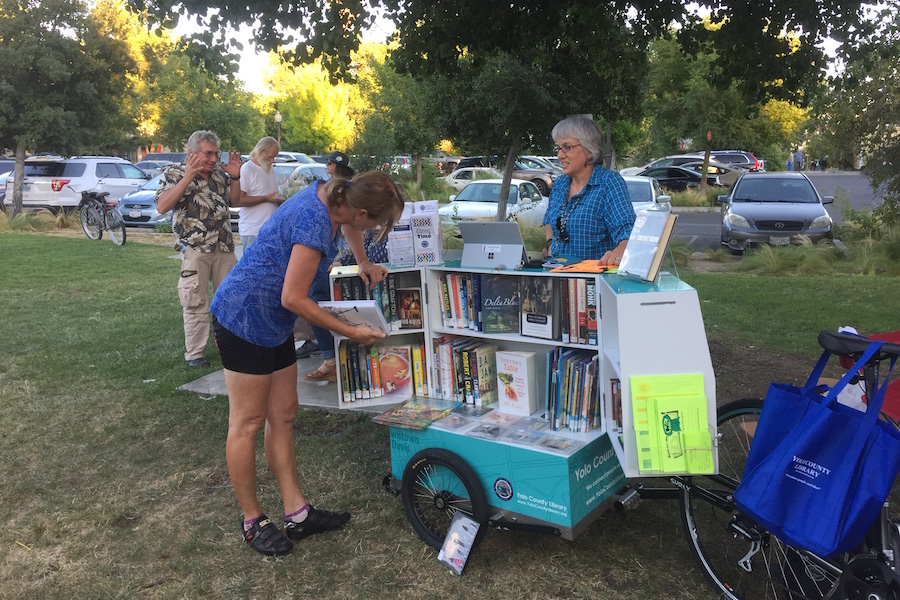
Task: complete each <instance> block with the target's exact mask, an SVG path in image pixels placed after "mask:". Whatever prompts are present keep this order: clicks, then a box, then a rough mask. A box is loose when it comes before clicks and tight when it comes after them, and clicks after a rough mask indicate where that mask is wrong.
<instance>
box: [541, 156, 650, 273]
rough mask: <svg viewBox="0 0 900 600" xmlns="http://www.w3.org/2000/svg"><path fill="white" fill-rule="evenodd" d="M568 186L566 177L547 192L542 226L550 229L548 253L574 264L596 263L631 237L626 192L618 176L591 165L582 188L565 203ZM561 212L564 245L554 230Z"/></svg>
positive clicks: (631, 215) (631, 216) (631, 221)
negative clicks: (575, 261) (587, 261)
mask: <svg viewBox="0 0 900 600" xmlns="http://www.w3.org/2000/svg"><path fill="white" fill-rule="evenodd" d="M571 183H572V178H571V177H570V176H568V175H560V176H559V178H558V179H557V180H556V181H554V182H553V189H552V190H550V201H549V203H548V207H547V212H546V213H545V214H544V225H550V226H551V228H552V229H553V244H552V245H551V246H550V253H551V254H553V255H554V256H565V257H567V258H571V259H576V260H599V259H600V258H601V257H602V256H603V255H604V254H606V253H607V252H609V251H610V250H612V249H614V248H615V247H616V246H617V245H618V244H619V242H621V241H622V240H627V239H628V236H630V235H631V228H632V227H633V226H634V218H635V215H634V207H632V205H631V200H630V198H629V196H628V188H627V187H626V186H625V180H624V179H622V176H621V175H619V174H618V173H616V172H615V171H610V170H608V169H604V168H603V167H602V166H601V165H594V171H593V173H591V177H590V179H588V182H587V183H586V184H585V185H584V188H583V189H582V190H581V191H580V192H578V193H577V194H575V195H574V196H572V197H571V198H568V200H566V198H567V197H568V195H569V185H570V184H571ZM564 211H565V217H566V227H565V229H566V232H568V234H569V242H568V243H563V242H562V241H561V240H560V239H559V231H558V229H557V226H556V220H557V218H558V217H559V216H561V215H563V214H564Z"/></svg>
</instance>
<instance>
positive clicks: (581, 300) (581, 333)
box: [575, 277, 587, 344]
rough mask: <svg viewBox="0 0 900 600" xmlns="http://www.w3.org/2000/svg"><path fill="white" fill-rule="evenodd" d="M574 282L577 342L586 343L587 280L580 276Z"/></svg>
mask: <svg viewBox="0 0 900 600" xmlns="http://www.w3.org/2000/svg"><path fill="white" fill-rule="evenodd" d="M575 282H576V290H575V294H576V295H577V296H578V343H579V344H587V291H586V288H587V282H586V281H585V280H584V279H583V278H582V277H579V278H578V279H576V280H575Z"/></svg>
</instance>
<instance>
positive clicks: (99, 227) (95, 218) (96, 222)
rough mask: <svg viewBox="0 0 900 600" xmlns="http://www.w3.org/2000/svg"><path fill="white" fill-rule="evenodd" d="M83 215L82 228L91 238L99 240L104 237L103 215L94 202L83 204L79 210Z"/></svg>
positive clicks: (81, 215) (80, 214)
mask: <svg viewBox="0 0 900 600" xmlns="http://www.w3.org/2000/svg"><path fill="white" fill-rule="evenodd" d="M78 213H79V216H80V217H81V229H82V230H83V231H84V235H86V236H88V238H89V239H92V240H99V239H100V238H102V237H103V216H102V215H101V214H100V211H99V210H97V207H96V206H94V205H93V204H88V205H86V206H82V207H81V210H79V211H78Z"/></svg>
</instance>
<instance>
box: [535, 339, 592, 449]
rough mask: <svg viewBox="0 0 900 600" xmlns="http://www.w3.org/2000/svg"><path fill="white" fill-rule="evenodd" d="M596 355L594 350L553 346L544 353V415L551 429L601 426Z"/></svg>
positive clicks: (572, 429)
mask: <svg viewBox="0 0 900 600" xmlns="http://www.w3.org/2000/svg"><path fill="white" fill-rule="evenodd" d="M599 374H600V367H599V357H598V356H597V353H596V352H591V351H589V350H577V349H567V348H554V349H553V350H551V351H549V352H548V353H547V389H546V394H547V396H546V403H545V408H546V411H547V418H548V420H549V422H550V428H551V429H553V430H554V431H559V430H561V429H568V430H570V431H574V432H584V431H591V430H593V429H596V428H598V427H599V426H600V419H601V412H602V411H601V406H600V401H599V398H600V394H599V388H598V383H599Z"/></svg>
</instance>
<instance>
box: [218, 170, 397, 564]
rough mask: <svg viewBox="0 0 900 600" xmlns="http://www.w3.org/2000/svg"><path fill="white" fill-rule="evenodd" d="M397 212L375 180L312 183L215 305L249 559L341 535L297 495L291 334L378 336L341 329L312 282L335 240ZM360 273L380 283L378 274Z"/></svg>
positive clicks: (376, 270)
mask: <svg viewBox="0 0 900 600" xmlns="http://www.w3.org/2000/svg"><path fill="white" fill-rule="evenodd" d="M402 211H403V193H402V192H401V191H400V189H399V188H398V187H397V186H396V185H395V184H394V182H393V181H392V180H391V178H390V177H389V176H388V175H386V174H385V173H383V172H378V171H373V172H367V173H362V174H360V175H357V176H356V177H354V178H353V179H351V180H350V181H349V182H348V181H345V180H341V179H334V180H332V181H328V182H323V181H317V182H314V183H313V184H311V185H310V186H308V187H306V188H304V189H303V190H301V191H300V192H298V193H297V194H295V195H294V196H293V197H292V198H290V199H289V200H288V201H287V202H285V203H284V204H282V205H281V206H279V207H278V209H277V210H276V211H275V212H274V213H273V214H272V216H271V217H270V218H269V220H268V221H266V223H265V224H264V225H263V226H262V228H261V229H260V231H259V235H258V237H257V238H256V240H255V241H254V243H253V245H252V246H250V248H248V249H247V252H246V253H245V254H244V256H243V257H242V258H241V261H240V263H239V264H238V265H237V266H236V267H235V268H233V269H232V270H231V272H230V273H229V274H228V276H227V277H226V278H225V280H224V281H223V282H222V284H221V285H220V286H219V289H218V290H217V291H216V295H215V296H214V298H213V301H212V305H211V306H210V312H212V313H213V315H214V316H215V323H214V331H215V339H216V346H217V347H218V349H219V354H221V356H222V365H223V366H224V368H225V385H226V386H227V388H228V407H229V413H228V437H227V440H226V443H225V459H226V462H227V463H228V474H229V475H230V476H231V482H232V485H233V486H234V491H235V495H236V496H237V501H238V504H240V507H241V510H242V511H243V519H242V522H241V532H242V534H243V536H244V540H245V541H246V542H247V543H248V544H250V545H251V546H252V547H253V549H254V550H256V551H258V552H260V553H262V554H267V555H277V554H286V553H288V552H290V551H291V548H293V542H292V541H291V540H294V541H297V540H300V539H303V538H305V537H307V536H309V535H312V534H315V533H321V532H324V531H330V530H334V529H337V528H339V527H341V526H342V525H343V524H344V523H346V522H347V521H348V520H349V519H350V513H348V512H332V511H328V510H323V509H317V508H313V507H312V506H311V505H310V504H309V503H308V502H307V500H306V497H305V496H304V495H303V492H302V491H301V490H300V483H299V478H298V474H297V457H296V452H295V447H294V430H293V421H294V417H295V416H296V414H297V406H298V398H297V358H296V355H295V352H294V340H293V336H292V330H293V326H294V321H295V319H296V318H297V316H300V317H302V318H304V319H306V320H307V321H309V322H310V323H312V324H315V325H318V326H321V327H324V328H327V329H330V330H331V331H335V332H337V333H339V334H340V335H343V336H347V337H349V338H351V339H353V340H355V341H356V342H359V343H360V344H363V345H371V344H373V343H374V342H376V341H377V340H378V339H381V338H383V337H384V333H382V332H380V331H376V330H375V329H371V328H369V327H365V326H359V327H354V326H350V325H347V324H345V323H343V322H342V321H340V320H339V319H337V318H336V317H334V316H332V315H330V314H329V313H328V312H326V311H325V310H323V309H321V308H320V307H319V305H318V304H316V302H315V301H314V300H312V299H311V298H310V297H309V294H310V287H311V285H312V282H313V280H314V278H315V277H317V276H322V275H324V274H327V272H328V268H329V266H330V265H331V263H332V260H333V258H334V256H335V253H336V252H337V248H336V246H335V238H336V236H337V232H338V229H340V228H341V226H342V225H347V226H349V227H345V228H344V234H345V235H347V231H348V230H353V231H355V232H356V237H357V239H356V243H358V245H359V247H362V238H361V236H359V232H360V231H362V230H365V229H369V228H372V227H376V226H379V225H380V226H382V227H383V231H384V232H385V235H386V232H388V231H390V230H391V229H392V228H393V226H394V223H395V222H396V221H397V219H398V218H399V217H400V214H401V213H402ZM367 267H368V268H365V267H364V268H361V275H362V276H363V278H364V279H368V278H371V279H372V280H373V281H376V282H377V281H381V280H382V279H383V278H384V276H385V274H386V270H385V269H384V268H383V267H381V266H379V265H367ZM263 424H265V434H264V435H265V445H264V447H265V453H266V460H267V461H268V463H269V468H270V469H271V470H272V473H273V474H274V475H275V478H276V480H277V481H278V487H279V489H280V490H281V496H282V500H283V503H284V515H285V516H284V532H283V533H282V530H281V529H280V528H279V527H277V526H276V525H275V524H274V523H273V522H272V521H271V520H269V519H268V518H267V517H266V515H265V514H264V513H263V510H262V507H261V505H260V503H259V500H258V499H257V497H256V437H257V434H258V433H259V430H260V429H261V428H262V426H263Z"/></svg>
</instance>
